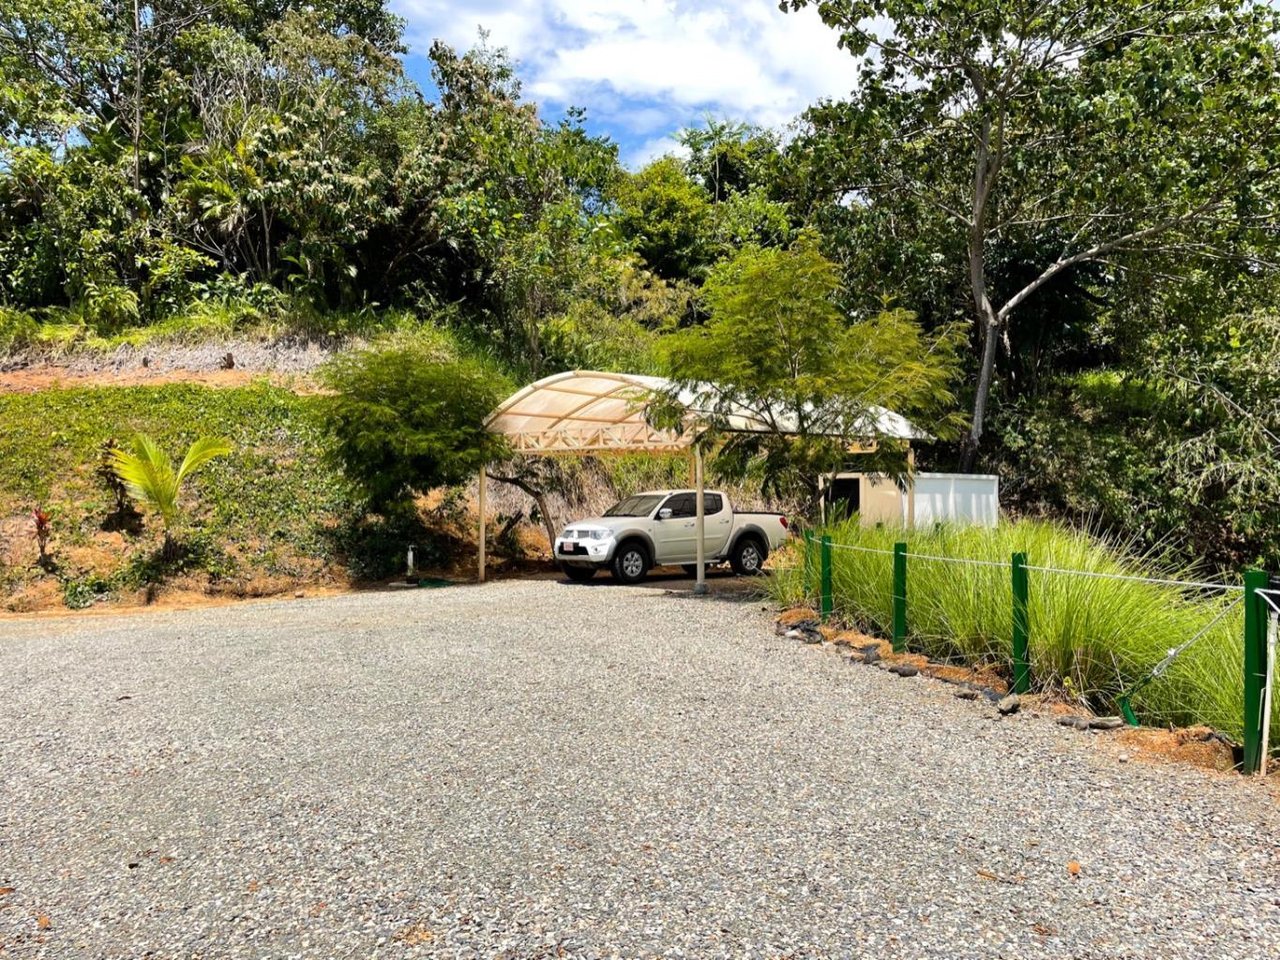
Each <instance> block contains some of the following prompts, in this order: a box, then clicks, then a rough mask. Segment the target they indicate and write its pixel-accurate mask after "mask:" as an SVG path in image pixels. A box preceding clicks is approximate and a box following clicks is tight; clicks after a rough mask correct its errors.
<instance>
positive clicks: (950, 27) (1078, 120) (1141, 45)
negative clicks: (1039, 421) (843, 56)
mask: <svg viewBox="0 0 1280 960" xmlns="http://www.w3.org/2000/svg"><path fill="white" fill-rule="evenodd" d="M780 6H781V7H782V8H783V9H784V10H788V9H789V10H795V9H799V8H801V7H807V6H815V7H817V9H818V11H819V13H820V14H821V16H822V18H823V20H824V21H825V22H826V23H827V24H828V25H830V26H832V27H834V28H835V29H836V30H838V31H839V33H840V44H841V45H842V46H843V47H845V48H846V49H848V50H849V52H850V53H851V54H853V55H854V56H857V57H860V58H862V64H863V67H862V77H861V82H860V85H859V87H858V91H857V93H856V94H855V96H854V98H853V99H852V100H850V101H849V102H848V103H842V104H826V105H823V106H820V107H819V108H817V109H816V110H814V111H812V112H811V114H810V120H811V122H812V123H813V125H814V126H815V128H817V130H818V131H820V132H821V133H822V134H825V135H826V136H825V143H824V144H822V145H821V146H819V147H818V148H817V149H818V150H819V151H820V152H822V154H823V157H824V158H825V159H827V160H829V161H830V162H831V163H832V164H834V165H836V166H837V167H838V169H839V170H841V171H842V173H843V178H842V179H843V182H842V183H841V184H840V185H839V186H840V190H841V193H842V194H843V195H844V197H845V198H846V202H849V203H854V204H867V205H870V206H877V205H879V206H887V207H890V208H897V209H903V208H910V209H911V210H912V211H913V212H914V213H915V214H916V215H918V216H921V217H923V218H925V221H926V222H925V223H923V224H922V225H921V230H922V232H925V233H933V234H934V236H935V238H936V239H935V242H936V243H937V244H938V246H939V248H940V249H942V250H944V251H947V252H949V251H951V250H961V251H963V256H964V260H965V264H964V271H965V278H966V285H967V288H968V294H969V297H970V298H971V302H972V308H971V309H972V311H973V317H974V320H975V326H976V336H975V343H976V345H977V349H978V357H979V359H978V365H977V378H976V383H975V386H974V396H973V410H972V417H971V421H970V428H969V432H968V436H967V438H966V441H965V444H964V448H963V458H962V459H963V463H964V465H965V467H966V468H971V467H972V465H973V463H974V461H975V458H976V456H977V454H978V449H979V444H980V441H981V439H982V435H983V429H984V424H985V420H986V415H987V406H988V399H989V396H990V393H991V389H992V382H993V378H994V374H995V369H996V359H997V353H998V351H999V349H1000V345H1001V343H1007V338H1008V334H1009V328H1010V324H1011V320H1012V318H1013V317H1014V316H1015V314H1017V313H1018V312H1019V311H1021V310H1025V309H1026V308H1027V305H1028V304H1029V303H1030V302H1032V301H1034V300H1035V299H1036V298H1037V297H1040V296H1043V295H1044V294H1045V293H1046V292H1048V290H1049V289H1050V287H1051V285H1053V284H1055V283H1058V282H1061V281H1062V280H1064V279H1068V278H1069V277H1071V276H1072V275H1074V274H1078V273H1079V271H1081V270H1082V269H1085V268H1087V267H1090V266H1094V265H1097V264H1100V263H1101V264H1105V272H1106V273H1107V274H1108V275H1109V276H1110V277H1111V278H1112V279H1119V280H1124V279H1125V278H1127V277H1128V276H1130V275H1133V274H1139V273H1143V272H1145V271H1146V270H1148V269H1149V267H1150V264H1151V263H1152V262H1153V260H1154V259H1156V258H1158V259H1159V261H1160V263H1161V264H1162V266H1164V265H1172V266H1173V268H1174V269H1175V270H1176V269H1177V267H1178V264H1180V263H1187V262H1191V261H1194V260H1196V259H1209V258H1224V257H1227V258H1231V257H1234V258H1242V259H1249V260H1252V261H1254V262H1255V263H1257V264H1258V265H1259V266H1260V267H1269V266H1271V265H1272V264H1271V262H1270V260H1271V258H1270V255H1269V253H1268V250H1269V244H1271V243H1273V241H1274V236H1273V235H1271V234H1269V231H1273V230H1274V224H1275V217H1276V208H1275V197H1276V189H1277V184H1278V179H1277V171H1280V69H1278V61H1277V54H1276V46H1275V43H1274V37H1275V35H1276V31H1277V28H1278V26H1280V20H1278V19H1277V14H1276V11H1275V10H1274V9H1272V8H1271V7H1270V6H1269V5H1267V4H1264V3H1261V2H1245V3H1237V2H1219V0H1000V2H990V0H946V2H941V3H928V4H925V3H920V2H918V0H783V2H782V3H781V4H780ZM1011 248H1013V249H1018V250H1021V251H1030V252H1031V253H1032V256H1033V257H1034V262H1033V263H1032V264H1030V266H1031V269H1029V270H1027V271H1025V272H1022V271H1010V272H1008V273H1006V275H1004V276H1002V277H999V278H997V277H994V276H993V272H992V264H993V262H1000V261H1003V260H1007V259H1008V256H1007V253H1008V251H1009V250H1010V249H1011ZM997 281H998V282H997Z"/></svg>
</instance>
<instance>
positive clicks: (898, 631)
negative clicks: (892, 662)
mask: <svg viewBox="0 0 1280 960" xmlns="http://www.w3.org/2000/svg"><path fill="white" fill-rule="evenodd" d="M906 649H907V545H906V544H905V543H895V544H894V545H893V652H894V653H902V652H904V651H905V650H906Z"/></svg>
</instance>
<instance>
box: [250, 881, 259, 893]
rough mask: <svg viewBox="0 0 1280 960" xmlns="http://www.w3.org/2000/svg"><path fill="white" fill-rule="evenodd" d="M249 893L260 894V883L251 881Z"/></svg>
mask: <svg viewBox="0 0 1280 960" xmlns="http://www.w3.org/2000/svg"><path fill="white" fill-rule="evenodd" d="M249 892H250V893H257V892H258V881H257V880H250V881H249Z"/></svg>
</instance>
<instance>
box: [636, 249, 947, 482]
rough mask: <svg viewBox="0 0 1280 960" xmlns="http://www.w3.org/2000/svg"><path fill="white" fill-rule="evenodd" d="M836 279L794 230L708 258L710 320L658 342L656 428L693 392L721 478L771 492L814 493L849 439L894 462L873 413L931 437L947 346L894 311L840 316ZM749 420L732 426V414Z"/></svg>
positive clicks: (898, 461)
mask: <svg viewBox="0 0 1280 960" xmlns="http://www.w3.org/2000/svg"><path fill="white" fill-rule="evenodd" d="M839 288H840V274H839V270H838V269H837V267H836V265H835V264H834V263H832V262H831V261H830V260H828V259H827V258H826V257H824V256H823V255H822V253H821V251H820V250H819V249H818V237H817V236H816V235H815V234H814V233H812V232H805V233H802V234H801V235H800V236H799V237H798V238H797V239H796V240H795V242H794V243H793V244H792V245H791V246H789V247H756V246H749V247H745V248H743V249H742V250H741V251H740V252H739V253H738V254H737V255H736V256H734V257H732V258H731V259H728V260H725V261H722V262H721V263H719V264H717V265H716V266H715V267H714V268H713V269H712V271H711V273H710V275H709V276H708V278H707V282H706V285H705V287H704V289H703V298H704V300H705V302H706V307H707V309H708V311H709V313H710V319H709V320H708V321H707V322H706V323H705V324H703V325H699V326H693V327H687V328H685V329H683V330H680V331H678V332H676V333H674V334H672V335H671V336H669V337H668V338H666V341H665V344H664V345H665V348H666V350H667V354H668V363H669V367H670V370H671V373H672V376H673V378H674V379H675V381H676V384H677V385H676V387H675V388H674V389H673V390H672V391H671V393H670V395H669V396H666V397H664V398H662V400H661V401H660V402H657V403H655V404H654V405H653V408H652V411H651V416H652V418H653V419H654V421H655V422H656V423H658V424H660V425H662V426H675V425H678V424H679V423H680V422H681V417H682V414H683V412H684V409H685V405H684V404H683V403H682V402H680V401H679V400H678V399H677V398H678V397H680V396H681V395H683V396H684V397H686V398H687V397H688V396H689V395H692V396H693V397H694V405H695V406H696V407H698V408H699V409H701V410H703V411H704V412H705V420H706V422H705V423H704V424H702V425H701V426H702V427H704V428H706V429H708V431H709V432H710V433H711V434H713V435H716V436H718V437H719V439H721V440H722V441H723V442H722V445H721V447H720V450H719V453H718V454H717V457H716V465H717V468H718V469H719V470H720V472H721V473H723V474H725V475H727V476H732V477H736V478H739V479H741V478H744V477H746V476H748V475H753V474H754V475H756V476H758V477H759V478H760V479H761V481H762V483H763V486H765V487H766V488H771V489H773V490H776V491H784V490H788V491H789V490H793V489H796V488H799V489H803V490H805V491H806V492H808V493H809V494H811V495H812V494H814V493H815V492H816V490H817V481H818V478H819V477H820V476H821V475H823V474H825V473H829V472H831V471H833V470H837V469H839V468H840V467H841V466H842V465H843V464H844V462H845V460H846V459H847V458H848V453H849V449H850V446H851V445H852V444H855V443H865V442H867V441H874V442H880V441H883V442H881V443H880V449H879V450H878V451H877V452H878V453H879V454H880V461H879V465H882V466H884V467H886V468H887V469H889V470H891V471H893V472H899V471H901V470H902V469H903V468H904V467H905V461H904V460H903V456H902V455H903V453H904V448H903V447H902V445H901V444H896V443H895V441H893V440H887V441H885V440H884V438H882V437H881V436H880V435H879V432H878V430H877V424H878V422H879V420H880V417H881V416H882V415H883V408H889V409H891V410H894V411H895V412H897V413H900V414H903V415H905V416H908V417H918V418H920V420H919V425H920V426H921V427H923V428H924V429H926V430H929V431H931V432H933V433H935V434H945V433H946V432H947V430H948V427H949V425H950V423H949V420H950V416H949V415H950V414H951V412H952V410H953V403H954V399H955V398H954V396H953V394H952V392H951V386H952V381H953V377H954V375H955V370H956V364H955V349H954V348H955V344H954V341H953V339H952V338H951V337H950V336H949V335H948V334H947V332H945V331H944V332H943V333H942V334H941V335H940V336H937V337H932V338H931V337H927V336H925V335H924V333H923V331H922V330H921V329H920V327H919V325H918V324H917V323H916V322H915V318H914V317H913V316H912V315H911V314H910V313H908V312H907V311H905V310H891V311H884V312H882V313H879V314H877V315H875V316H873V317H869V318H866V319H862V320H857V321H852V322H851V320H850V318H849V317H847V316H846V315H845V314H844V312H843V311H842V310H841V309H840V306H839V303H838V299H837V298H838V293H839ZM744 413H745V414H747V415H749V416H750V417H751V418H752V420H754V421H755V422H756V424H757V425H758V429H754V430H752V431H750V432H743V431H740V430H734V429H733V427H734V418H735V417H737V416H740V415H742V414H744Z"/></svg>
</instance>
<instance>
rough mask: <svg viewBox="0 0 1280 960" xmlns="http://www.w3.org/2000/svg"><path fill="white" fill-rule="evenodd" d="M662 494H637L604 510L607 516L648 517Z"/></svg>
mask: <svg viewBox="0 0 1280 960" xmlns="http://www.w3.org/2000/svg"><path fill="white" fill-rule="evenodd" d="M661 499H662V496H661V495H660V494H659V495H654V494H648V495H645V494H637V495H636V496H634V497H627V499H625V500H621V501H619V502H618V503H615V504H614V505H613V506H612V507H610V508H609V509H608V510H606V511H605V512H604V515H605V516H606V517H647V516H648V515H649V514H651V513H653V508H654V507H656V506H657V505H658V502H659V501H660V500H661Z"/></svg>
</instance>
